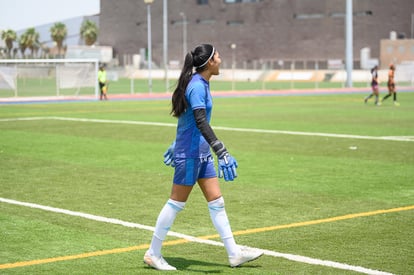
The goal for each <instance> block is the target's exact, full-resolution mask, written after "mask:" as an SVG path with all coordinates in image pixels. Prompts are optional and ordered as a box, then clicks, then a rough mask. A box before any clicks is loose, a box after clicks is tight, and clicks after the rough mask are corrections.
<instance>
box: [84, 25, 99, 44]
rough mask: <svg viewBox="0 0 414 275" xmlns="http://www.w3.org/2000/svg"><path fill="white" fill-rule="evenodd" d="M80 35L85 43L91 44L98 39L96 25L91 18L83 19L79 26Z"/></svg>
mask: <svg viewBox="0 0 414 275" xmlns="http://www.w3.org/2000/svg"><path fill="white" fill-rule="evenodd" d="M80 35H81V37H82V38H83V39H84V40H85V44H86V45H88V46H91V45H93V44H94V43H95V42H96V40H97V39H98V27H97V26H96V24H95V22H93V21H91V20H86V21H84V22H83V23H82V26H81V28H80Z"/></svg>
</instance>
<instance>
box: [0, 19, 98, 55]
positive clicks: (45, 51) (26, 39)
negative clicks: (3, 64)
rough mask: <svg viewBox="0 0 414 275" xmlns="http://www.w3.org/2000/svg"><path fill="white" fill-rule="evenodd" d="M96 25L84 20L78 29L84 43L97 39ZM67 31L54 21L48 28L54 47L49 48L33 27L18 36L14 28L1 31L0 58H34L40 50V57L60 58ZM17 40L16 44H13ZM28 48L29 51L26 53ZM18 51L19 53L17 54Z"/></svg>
mask: <svg viewBox="0 0 414 275" xmlns="http://www.w3.org/2000/svg"><path fill="white" fill-rule="evenodd" d="M98 31H99V30H98V26H97V25H96V23H95V22H93V21H91V20H85V21H84V22H83V23H82V25H81V27H80V30H79V33H80V36H81V38H82V39H83V40H84V42H85V44H86V45H89V46H90V45H93V44H95V42H96V40H97V39H98ZM67 34H68V31H67V28H66V25H65V24H64V23H61V22H57V23H55V24H54V25H53V26H52V27H51V28H50V37H51V38H52V40H53V41H54V42H55V45H56V49H55V50H54V51H53V53H52V52H51V49H50V48H49V47H47V46H46V45H45V43H42V42H40V41H39V38H40V35H39V33H38V32H37V31H36V29H35V28H28V29H27V30H26V31H25V32H24V33H22V34H21V35H20V36H19V37H18V35H17V33H16V32H15V31H14V30H11V29H8V30H4V31H2V33H1V39H2V40H3V41H4V43H5V46H6V48H5V49H1V51H0V58H19V57H22V58H34V57H35V56H38V55H39V54H38V53H39V51H41V57H42V58H62V57H64V56H65V53H66V48H67V45H65V44H64V41H65V39H66V37H67ZM16 42H17V46H15V44H16ZM27 50H29V53H27ZM19 51H20V55H19V54H18V53H19Z"/></svg>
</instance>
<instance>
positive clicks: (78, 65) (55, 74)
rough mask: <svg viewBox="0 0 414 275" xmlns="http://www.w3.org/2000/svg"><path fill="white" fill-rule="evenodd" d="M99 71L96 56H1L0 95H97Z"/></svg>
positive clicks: (2, 96)
mask: <svg viewBox="0 0 414 275" xmlns="http://www.w3.org/2000/svg"><path fill="white" fill-rule="evenodd" d="M98 70H99V60H98V59H0V98H4V97H41V96H43V97H45V96H46V97H49V96H50V97H55V96H56V97H59V96H75V97H77V96H89V97H90V96H92V97H93V96H94V97H95V98H99V84H98Z"/></svg>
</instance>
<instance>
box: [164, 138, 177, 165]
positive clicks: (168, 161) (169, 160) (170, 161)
mask: <svg viewBox="0 0 414 275" xmlns="http://www.w3.org/2000/svg"><path fill="white" fill-rule="evenodd" d="M174 148H175V141H174V142H173V143H172V144H171V145H170V147H168V149H167V151H165V153H164V163H165V165H167V166H168V165H171V167H174V166H175V164H174Z"/></svg>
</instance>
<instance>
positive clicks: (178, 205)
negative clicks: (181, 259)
mask: <svg viewBox="0 0 414 275" xmlns="http://www.w3.org/2000/svg"><path fill="white" fill-rule="evenodd" d="M184 206H185V202H179V201H175V200H172V199H169V200H168V201H167V203H166V204H165V205H164V207H163V208H162V210H161V212H160V214H159V215H158V219H157V223H156V224H155V231H154V235H153V236H152V241H151V246H150V248H149V252H150V254H151V255H154V256H157V257H159V256H161V247H162V242H163V241H164V240H165V237H166V236H167V233H168V231H169V230H170V228H171V226H172V225H173V223H174V220H175V217H176V216H177V213H178V212H180V211H181V210H183V209H184Z"/></svg>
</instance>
